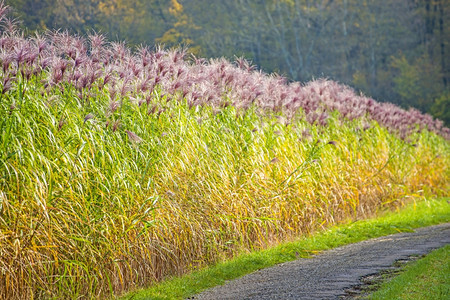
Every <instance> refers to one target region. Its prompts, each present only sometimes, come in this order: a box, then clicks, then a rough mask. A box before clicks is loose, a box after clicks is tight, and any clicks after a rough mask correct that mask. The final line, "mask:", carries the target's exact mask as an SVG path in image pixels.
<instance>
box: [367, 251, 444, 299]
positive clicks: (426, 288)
mask: <svg viewBox="0 0 450 300" xmlns="http://www.w3.org/2000/svg"><path fill="white" fill-rule="evenodd" d="M449 255H450V245H447V246H445V247H443V248H440V249H437V250H434V251H432V252H431V253H430V254H428V255H427V256H425V257H424V258H422V259H420V260H418V261H416V262H414V263H411V264H407V265H406V267H405V268H404V270H403V272H402V273H401V274H400V275H398V276H396V277H394V278H393V279H392V280H390V281H387V282H384V283H383V284H381V286H380V288H379V289H378V291H376V292H375V293H373V294H372V295H371V296H370V297H369V299H374V300H376V299H414V300H420V299H424V300H425V299H426V300H433V299H449V298H450V278H449V276H450V260H449Z"/></svg>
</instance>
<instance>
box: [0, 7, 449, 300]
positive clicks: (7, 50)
mask: <svg viewBox="0 0 450 300" xmlns="http://www.w3.org/2000/svg"><path fill="white" fill-rule="evenodd" d="M0 21H1V25H2V27H1V28H2V31H1V36H0V82H1V96H0V97H1V98H0V132H1V136H0V147H1V148H0V155H1V156H0V297H2V298H8V299H9V298H19V299H24V298H32V297H37V298H40V297H55V298H78V297H82V298H83V297H96V298H97V297H103V296H106V295H111V294H112V293H121V292H123V291H125V290H128V289H130V288H133V287H136V286H141V285H145V284H149V283H151V282H154V281H157V280H161V279H162V278H165V277H166V276H169V275H173V274H181V273H185V272H187V271H189V270H192V269H194V268H196V267H198V266H203V265H205V264H207V263H211V262H214V261H216V260H218V259H220V258H223V257H226V256H230V255H233V254H235V253H237V252H239V251H246V250H249V249H257V248H263V247H266V246H267V245H270V244H273V243H276V242H278V241H280V240H283V239H285V238H289V237H292V236H298V235H299V234H304V233H308V232H310V231H312V230H314V229H316V228H318V227H319V226H327V225H329V224H334V223H336V222H339V221H341V220H343V219H346V218H349V217H353V218H364V217H366V216H369V215H371V214H373V213H374V212H376V211H377V209H379V208H380V207H383V206H390V205H396V204H398V203H400V202H401V201H402V199H406V198H408V197H411V196H419V195H436V194H445V195H447V194H448V182H449V174H448V169H447V166H448V165H449V162H450V155H449V143H448V139H449V138H450V130H449V129H448V128H446V127H444V126H443V123H442V122H441V121H439V120H434V119H433V118H432V117H431V116H429V115H424V114H421V113H420V112H419V111H417V110H408V111H405V110H403V109H401V108H399V107H397V106H394V105H393V104H388V103H378V102H376V101H374V100H373V99H370V98H367V97H363V96H360V95H357V94H355V92H354V91H353V90H352V89H350V88H348V87H346V86H342V85H339V84H337V83H336V82H333V81H327V80H316V81H312V82H309V83H307V84H304V85H302V84H300V83H298V82H292V83H289V82H287V81H286V80H285V79H284V78H282V77H280V76H276V75H267V74H264V73H262V72H260V71H257V70H255V69H254V68H253V67H252V66H251V65H250V64H249V63H248V62H247V61H245V60H243V59H238V60H236V61H235V62H233V63H231V62H229V61H227V60H225V59H217V60H205V59H200V58H196V57H188V56H187V55H186V52H185V51H184V50H182V49H181V50H180V49H178V50H164V49H157V50H156V51H150V50H149V49H148V48H146V47H139V49H137V51H135V52H132V51H131V50H130V49H129V48H127V47H125V46H124V45H123V43H118V42H114V43H109V42H107V41H106V40H105V39H104V38H103V37H102V36H100V35H97V34H92V35H89V36H87V37H86V38H85V37H81V36H76V35H70V34H68V33H66V32H62V31H56V32H48V33H47V34H45V35H35V36H31V37H26V36H25V35H24V34H23V32H21V31H20V30H19V29H18V28H17V27H15V26H14V24H13V22H11V20H10V19H9V17H8V15H7V7H6V6H5V5H3V3H2V4H1V5H0ZM399 201H400V202H399Z"/></svg>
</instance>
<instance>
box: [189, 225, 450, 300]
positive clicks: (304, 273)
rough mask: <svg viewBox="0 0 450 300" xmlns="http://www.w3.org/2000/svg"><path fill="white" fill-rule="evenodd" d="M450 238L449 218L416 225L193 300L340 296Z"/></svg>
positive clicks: (261, 273) (278, 268) (262, 272)
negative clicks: (445, 221)
mask: <svg viewBox="0 0 450 300" xmlns="http://www.w3.org/2000/svg"><path fill="white" fill-rule="evenodd" d="M449 243H450V223H446V224H441V225H437V226H431V227H426V228H420V229H416V230H415V232H409V233H399V234H394V235H389V236H385V237H381V238H377V239H372V240H368V241H364V242H360V243H356V244H351V245H347V246H344V247H340V248H336V249H333V250H329V251H326V252H323V253H321V254H318V255H316V256H314V257H313V258H310V259H299V260H296V261H292V262H288V263H283V264H280V265H277V266H275V267H271V268H267V269H263V270H260V271H257V272H255V273H252V274H249V275H247V276H244V277H241V278H239V279H236V280H233V281H230V282H228V283H226V284H225V285H223V286H219V287H216V288H213V289H210V290H207V291H205V292H204V293H202V294H200V295H197V296H196V297H194V298H193V299H342V298H343V297H344V295H345V291H346V290H347V289H349V288H351V287H353V286H356V285H359V284H361V282H360V279H361V278H362V277H364V276H368V275H371V274H375V273H378V272H380V271H382V270H384V269H387V268H389V267H390V266H392V265H393V264H394V263H395V262H396V261H397V260H401V259H407V258H408V257H409V256H412V255H422V254H426V253H428V252H430V251H431V250H433V249H436V248H440V247H443V246H445V245H446V244H449Z"/></svg>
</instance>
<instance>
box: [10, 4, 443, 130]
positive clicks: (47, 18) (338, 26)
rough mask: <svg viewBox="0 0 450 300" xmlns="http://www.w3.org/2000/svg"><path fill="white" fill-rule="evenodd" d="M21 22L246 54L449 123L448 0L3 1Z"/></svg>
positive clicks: (290, 74)
mask: <svg viewBox="0 0 450 300" xmlns="http://www.w3.org/2000/svg"><path fill="white" fill-rule="evenodd" d="M6 3H7V4H8V5H10V6H12V7H13V8H14V12H15V14H16V15H17V17H18V19H20V20H21V23H20V26H22V27H23V28H26V29H27V31H28V33H30V34H32V33H33V31H34V30H39V31H42V30H46V29H68V30H70V31H72V32H77V33H79V34H88V33H90V32H92V31H96V32H100V33H103V34H104V35H106V36H107V37H108V38H109V39H111V40H120V41H122V40H124V41H126V42H127V43H128V44H129V45H131V46H133V45H139V44H148V45H156V44H163V45H165V46H167V47H175V46H177V45H180V44H181V45H184V46H188V47H189V49H190V50H189V51H190V52H192V53H193V54H195V55H196V56H202V57H208V58H209V57H227V58H231V59H233V58H234V57H236V56H238V57H241V56H242V57H245V58H247V59H248V60H250V61H252V62H253V64H255V65H256V66H258V67H259V68H261V69H262V70H264V71H265V72H277V73H279V74H281V75H283V76H285V77H287V78H288V79H290V80H299V81H302V82H305V81H308V80H311V79H313V78H320V77H327V78H330V79H334V80H337V81H340V82H342V83H345V84H348V85H350V86H352V87H354V88H356V89H357V90H360V91H362V92H363V93H364V94H366V95H368V96H371V97H373V98H375V99H377V100H379V101H389V102H393V103H396V104H399V105H401V106H404V107H409V106H413V107H416V108H419V109H420V110H422V111H424V112H429V113H431V114H433V115H434V116H436V117H439V118H440V119H442V120H444V121H445V122H446V125H447V126H449V125H450V111H449V109H448V107H450V61H449V59H448V57H449V55H448V53H449V41H450V18H449V17H450V1H446V0H384V1H379V0H315V1H312V0H227V1H223V0H166V1H163V0H136V1H125V0H40V1H35V0H6Z"/></svg>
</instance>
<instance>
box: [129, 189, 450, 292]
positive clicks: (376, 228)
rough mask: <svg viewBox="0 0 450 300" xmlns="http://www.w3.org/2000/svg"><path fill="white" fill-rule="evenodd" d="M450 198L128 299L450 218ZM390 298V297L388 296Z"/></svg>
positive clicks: (187, 288) (189, 287)
mask: <svg viewBox="0 0 450 300" xmlns="http://www.w3.org/2000/svg"><path fill="white" fill-rule="evenodd" d="M449 199H450V198H441V199H437V200H424V201H420V202H413V203H410V204H408V205H407V206H406V207H404V208H403V209H400V210H397V211H396V212H386V213H383V215H382V216H381V217H378V218H375V219H369V220H364V221H357V222H352V223H349V224H345V225H341V226H337V227H333V228H331V229H329V230H326V231H323V232H319V233H317V234H314V235H312V236H309V237H305V238H302V239H299V240H297V241H294V242H289V243H285V244H282V245H279V246H277V247H274V248H271V249H267V250H263V251H258V252H253V253H250V254H243V255H240V256H238V257H237V258H235V259H233V260H230V261H226V262H222V263H219V264H216V265H215V266H212V267H209V268H205V269H203V270H199V271H196V272H193V273H191V274H189V275H186V276H183V277H176V278H172V279H170V280H166V281H164V282H162V283H161V284H158V285H155V286H153V287H151V288H149V289H146V290H141V291H136V292H133V293H130V294H128V295H126V296H125V297H124V299H182V298H185V297H189V296H192V295H194V294H196V293H198V292H200V291H202V290H204V289H206V288H209V287H213V286H215V285H220V284H222V283H224V282H225V281H226V280H230V279H234V278H237V277H240V276H243V275H245V274H248V273H250V272H253V271H256V270H258V269H261V268H266V267H269V266H273V265H275V264H279V263H282V262H286V261H290V260H294V259H296V258H298V257H308V256H310V255H311V254H312V253H317V252H319V251H322V250H326V249H330V248H334V247H338V246H341V245H345V244H349V243H354V242H358V241H362V240H366V239H369V238H374V237H378V236H383V235H387V234H392V233H397V232H405V231H410V230H413V229H414V228H418V227H424V226H429V225H433V224H438V223H443V222H449V221H450V205H449V204H448V200H449ZM388 298H389V297H388ZM377 299H379V298H377Z"/></svg>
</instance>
